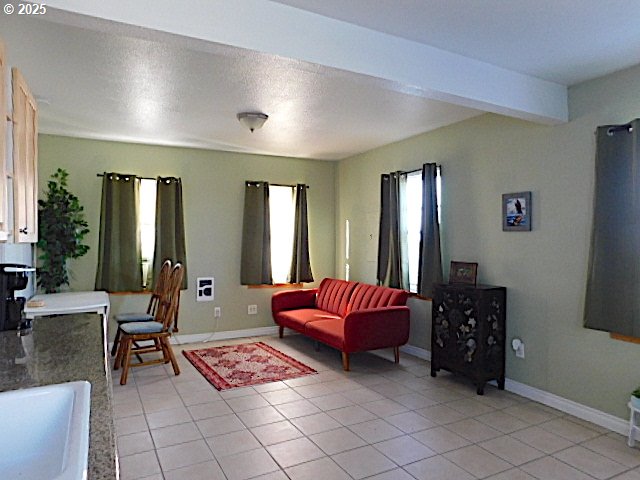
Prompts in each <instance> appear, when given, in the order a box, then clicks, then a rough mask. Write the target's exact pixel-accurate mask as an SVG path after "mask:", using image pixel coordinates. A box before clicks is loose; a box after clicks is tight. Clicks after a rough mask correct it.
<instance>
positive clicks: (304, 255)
mask: <svg viewBox="0 0 640 480" xmlns="http://www.w3.org/2000/svg"><path fill="white" fill-rule="evenodd" d="M289 282H291V283H302V282H313V273H312V272H311V261H310V259H309V223H308V220H307V186H306V185H304V184H301V183H299V184H298V185H296V210H295V218H294V233H293V255H292V258H291V271H290V272H289Z"/></svg>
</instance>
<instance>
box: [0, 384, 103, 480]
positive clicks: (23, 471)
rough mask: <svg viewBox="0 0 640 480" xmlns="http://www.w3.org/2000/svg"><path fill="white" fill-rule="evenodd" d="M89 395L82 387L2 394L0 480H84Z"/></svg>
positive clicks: (88, 386)
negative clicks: (0, 479)
mask: <svg viewBox="0 0 640 480" xmlns="http://www.w3.org/2000/svg"><path fill="white" fill-rule="evenodd" d="M90 394H91V384H90V383H89V382H84V381H83V382H70V383H59V384H57V385H46V386H44V387H34V388H25V389H22V390H12V391H9V392H3V393H0V445H2V454H0V478H2V479H16V480H44V479H47V480H84V479H86V478H87V462H88V454H89V409H90V397H91V395H90Z"/></svg>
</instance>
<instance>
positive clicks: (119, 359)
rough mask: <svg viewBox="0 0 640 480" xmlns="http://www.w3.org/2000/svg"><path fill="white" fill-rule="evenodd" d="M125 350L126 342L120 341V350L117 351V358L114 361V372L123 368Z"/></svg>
mask: <svg viewBox="0 0 640 480" xmlns="http://www.w3.org/2000/svg"><path fill="white" fill-rule="evenodd" d="M119 332H120V331H119V330H118V333H119ZM123 348H124V342H123V341H119V343H118V350H117V351H116V358H115V360H114V361H113V369H114V370H118V369H119V368H120V367H121V366H122V354H123V353H124V351H123Z"/></svg>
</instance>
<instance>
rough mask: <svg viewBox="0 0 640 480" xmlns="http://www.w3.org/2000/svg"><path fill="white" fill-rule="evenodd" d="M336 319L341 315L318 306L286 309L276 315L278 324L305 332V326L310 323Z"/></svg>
mask: <svg viewBox="0 0 640 480" xmlns="http://www.w3.org/2000/svg"><path fill="white" fill-rule="evenodd" d="M335 319H340V317H339V316H337V315H333V314H331V313H329V312H325V311H323V310H318V309H316V308H301V309H298V310H285V311H283V312H279V313H278V314H277V317H276V320H277V322H278V325H281V326H283V327H287V328H291V329H292V330H296V331H297V332H301V333H305V331H306V330H305V327H306V325H307V324H308V323H315V322H317V321H323V320H335Z"/></svg>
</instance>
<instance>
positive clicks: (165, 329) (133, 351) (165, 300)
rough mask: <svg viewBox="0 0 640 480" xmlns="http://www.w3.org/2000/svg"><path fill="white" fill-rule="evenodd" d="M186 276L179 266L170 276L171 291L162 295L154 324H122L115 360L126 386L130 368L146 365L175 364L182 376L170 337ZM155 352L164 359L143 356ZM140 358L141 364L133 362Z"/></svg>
mask: <svg viewBox="0 0 640 480" xmlns="http://www.w3.org/2000/svg"><path fill="white" fill-rule="evenodd" d="M183 276H184V268H183V267H182V264H181V263H177V264H176V265H175V266H174V267H173V268H172V269H171V273H170V276H169V281H168V285H167V288H166V289H165V291H164V293H163V295H162V296H161V298H160V300H159V302H158V306H157V309H156V315H155V318H154V321H151V322H129V323H124V324H122V325H121V327H120V328H121V330H122V338H121V339H120V345H119V346H118V352H117V354H116V358H115V361H114V366H113V369H114V370H118V369H119V368H120V367H122V374H121V376H120V385H126V383H127V377H128V375H129V368H132V367H140V366H142V365H155V364H166V363H171V366H172V367H173V372H174V373H175V374H176V375H180V368H179V367H178V362H177V361H176V357H175V356H174V354H173V350H172V349H171V344H170V343H169V338H170V337H171V333H172V327H173V322H174V320H175V313H176V309H177V308H178V299H179V298H180V286H181V285H182V278H183ZM148 340H150V341H152V342H153V344H151V345H145V346H138V342H143V341H148ZM152 352H161V353H162V358H154V359H151V360H145V361H143V360H142V358H141V357H139V355H141V354H147V353H152ZM133 355H136V356H138V358H139V359H140V362H139V363H132V362H131V357H132V356H133Z"/></svg>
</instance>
